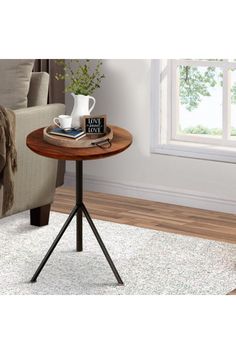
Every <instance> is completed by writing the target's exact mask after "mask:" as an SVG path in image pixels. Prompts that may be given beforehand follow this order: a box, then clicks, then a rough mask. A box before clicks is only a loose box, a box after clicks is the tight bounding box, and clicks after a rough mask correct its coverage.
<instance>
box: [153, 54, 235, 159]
mask: <svg viewBox="0 0 236 354" xmlns="http://www.w3.org/2000/svg"><path fill="white" fill-rule="evenodd" d="M189 64H190V61H187V60H186V61H184V60H181V65H189ZM176 65H179V62H178V61H176V60H158V59H154V60H152V62H151V152H152V153H158V154H166V155H174V156H183V157H191V158H199V159H206V160H212V161H223V162H232V163H236V141H232V140H231V141H229V135H230V111H229V110H230V102H229V99H228V98H229V97H230V95H229V92H227V91H226V89H225V88H226V87H227V88H228V90H229V89H230V85H229V79H230V78H229V75H228V70H227V69H228V68H229V67H232V68H235V67H236V63H229V62H227V63H226V62H225V61H222V62H219V61H211V65H212V66H217V67H221V68H222V71H223V87H224V89H223V100H224V104H223V112H222V114H223V117H224V119H223V124H224V126H223V132H224V134H223V137H222V138H220V139H219V138H217V137H201V136H199V135H198V136H193V135H191V136H188V135H180V134H178V135H176V126H175V125H174V124H173V122H176V123H177V119H175V120H173V116H174V115H175V114H176V112H177V111H178V110H177V109H175V108H174V106H175V104H176V102H177V101H176V99H175V96H176V95H177V91H176V87H177V85H176V82H174V79H175V75H173V70H176ZM191 65H192V66H193V65H195V66H209V62H207V61H200V60H197V61H192V60H191ZM175 72H176V71H175ZM226 117H227V119H226Z"/></svg>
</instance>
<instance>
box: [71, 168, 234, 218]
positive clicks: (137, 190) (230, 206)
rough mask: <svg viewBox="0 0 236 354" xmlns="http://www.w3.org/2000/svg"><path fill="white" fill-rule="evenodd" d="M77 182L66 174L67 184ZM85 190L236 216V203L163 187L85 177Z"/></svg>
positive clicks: (207, 195) (208, 195)
mask: <svg viewBox="0 0 236 354" xmlns="http://www.w3.org/2000/svg"><path fill="white" fill-rule="evenodd" d="M74 181H75V173H73V172H67V173H66V184H69V185H71V184H72V183H74ZM84 188H85V190H88V191H94V192H101V193H108V194H117V195H123V196H127V197H134V198H140V199H146V200H152V201H157V202H161V203H169V204H176V205H183V206H188V207H192V208H200V209H206V210H214V211H220V212H225V213H235V214H236V201H235V200H229V199H223V198H220V197H217V196H214V195H211V194H206V193H202V192H197V191H190V190H184V189H177V188H169V187H168V189H167V187H163V186H154V185H146V184H145V185H144V184H131V183H121V182H118V181H110V180H107V179H104V178H94V177H93V176H88V175H85V176H84Z"/></svg>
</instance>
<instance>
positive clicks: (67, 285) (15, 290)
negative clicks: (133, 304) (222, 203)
mask: <svg viewBox="0 0 236 354" xmlns="http://www.w3.org/2000/svg"><path fill="white" fill-rule="evenodd" d="M66 217H67V215H65V214H60V213H55V212H52V213H51V218H50V225H49V226H45V227H41V228H38V227H34V226H30V225H29V213H28V212H24V213H20V214H17V215H14V216H11V217H7V218H4V219H1V220H0V294H5V295H8V294H35V295H36V294H62V295H63V294H104V295H105V294H114V295H116V294H135V295H142V294H143V295H144V294H147V295H149V294H153V295H154V294H170V295H174V294H213V295H214V294H222V295H223V294H226V293H228V292H230V291H231V290H233V289H235V288H236V244H229V243H221V242H215V241H208V240H204V239H200V238H196V237H187V236H180V235H175V234H169V233H165V232H157V231H155V230H148V229H143V228H138V227H133V226H128V225H121V224H115V223H110V222H105V221H99V220H95V224H96V226H97V228H98V231H99V232H100V234H101V236H102V238H103V241H104V243H105V245H106V246H107V249H108V251H109V253H110V255H111V257H112V258H113V261H114V263H115V265H116V267H117V269H118V271H119V273H120V275H121V277H122V279H123V281H124V282H125V286H124V287H123V286H117V285H116V280H115V278H114V275H113V273H112V271H111V270H110V267H109V265H108V263H107V261H106V259H105V257H104V256H103V254H102V251H101V250H100V248H99V246H98V244H97V241H96V239H95V237H94V236H93V234H92V232H91V230H90V228H89V226H88V224H87V222H86V221H84V235H85V236H84V252H82V253H77V252H75V235H74V232H75V221H73V223H72V224H71V226H70V227H69V228H68V229H67V231H66V233H65V234H64V236H63V238H62V239H61V241H60V243H59V244H58V246H57V248H56V249H55V251H54V253H53V254H52V256H51V258H50V259H49V261H48V263H47V265H46V266H45V268H44V269H43V271H42V273H41V274H40V276H39V278H38V281H37V283H35V284H31V283H29V280H30V279H31V277H32V275H33V273H34V271H35V270H36V268H37V266H38V264H39V262H40V261H41V260H42V258H43V256H44V255H45V253H46V251H47V250H48V248H49V246H50V245H51V243H52V241H53V240H54V238H55V237H56V234H57V232H58V231H59V229H60V227H61V225H62V224H63V222H64V221H65V219H66Z"/></svg>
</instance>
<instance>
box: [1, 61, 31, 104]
mask: <svg viewBox="0 0 236 354" xmlns="http://www.w3.org/2000/svg"><path fill="white" fill-rule="evenodd" d="M33 65H34V60H32V59H1V60H0V104H1V105H2V106H4V107H8V108H11V109H19V108H26V107H27V95H28V92H29V84H30V78H31V73H32V69H33Z"/></svg>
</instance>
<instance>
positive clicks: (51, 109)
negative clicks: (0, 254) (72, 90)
mask: <svg viewBox="0 0 236 354" xmlns="http://www.w3.org/2000/svg"><path fill="white" fill-rule="evenodd" d="M30 76H31V78H30V85H29V91H28V104H27V108H20V109H16V110H14V112H15V115H16V148H17V163H18V169H17V172H16V173H15V176H14V184H15V187H14V205H13V207H12V209H11V210H9V211H8V213H7V215H11V214H14V213H18V212H20V211H23V210H28V209H30V217H31V224H32V225H37V226H42V225H46V224H47V223H48V218H49V212H50V205H51V203H52V201H53V196H54V192H55V186H56V178H57V165H58V161H57V160H54V159H49V158H46V157H41V156H39V155H37V154H35V153H33V152H32V151H31V150H29V148H27V146H26V143H25V142H26V136H27V135H28V134H29V133H30V132H31V131H33V130H35V129H38V128H40V127H45V126H47V125H49V124H50V123H51V122H52V119H53V118H54V117H56V116H58V115H59V114H63V113H64V112H65V106H64V104H61V103H58V104H47V96H48V84H49V75H48V74H47V73H32V74H31V73H30ZM0 104H1V95H0ZM10 108H11V107H10ZM1 203H2V189H1V190H0V206H1ZM1 210H2V207H1V208H0V218H1V217H2V214H1Z"/></svg>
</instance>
